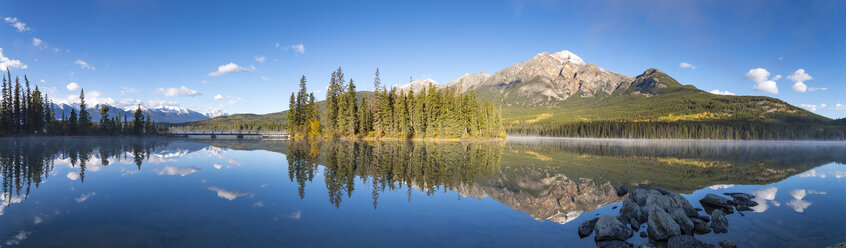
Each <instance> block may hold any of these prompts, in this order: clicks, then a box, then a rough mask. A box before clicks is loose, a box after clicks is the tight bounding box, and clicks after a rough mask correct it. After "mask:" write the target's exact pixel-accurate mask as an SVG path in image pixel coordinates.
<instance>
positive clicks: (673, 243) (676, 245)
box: [667, 235, 714, 248]
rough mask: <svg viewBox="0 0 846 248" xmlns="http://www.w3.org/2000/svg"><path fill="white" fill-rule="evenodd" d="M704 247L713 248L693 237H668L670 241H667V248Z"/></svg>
mask: <svg viewBox="0 0 846 248" xmlns="http://www.w3.org/2000/svg"><path fill="white" fill-rule="evenodd" d="M704 247H714V245H711V244H706V243H702V241H699V240H698V239H696V238H694V237H693V236H688V235H679V236H673V237H670V240H669V241H667V248H704Z"/></svg>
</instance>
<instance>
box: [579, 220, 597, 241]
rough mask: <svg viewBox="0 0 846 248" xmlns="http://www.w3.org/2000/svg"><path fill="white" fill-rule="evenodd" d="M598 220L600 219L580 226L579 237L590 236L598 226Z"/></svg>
mask: <svg viewBox="0 0 846 248" xmlns="http://www.w3.org/2000/svg"><path fill="white" fill-rule="evenodd" d="M598 220H599V218H593V219H591V220H588V221H585V222H582V224H579V237H581V238H584V237H587V236H589V235H590V234H591V233H592V232H593V227H594V226H596V221H598Z"/></svg>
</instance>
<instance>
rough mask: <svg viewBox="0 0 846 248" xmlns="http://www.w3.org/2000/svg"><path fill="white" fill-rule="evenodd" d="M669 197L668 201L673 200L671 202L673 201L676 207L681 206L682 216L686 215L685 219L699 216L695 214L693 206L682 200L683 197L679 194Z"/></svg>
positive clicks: (684, 199)
mask: <svg viewBox="0 0 846 248" xmlns="http://www.w3.org/2000/svg"><path fill="white" fill-rule="evenodd" d="M669 197H670V199H673V201H675V202H676V204H677V205H679V206H681V208H682V210H684V214H685V215H687V217H696V216H699V213H697V211H696V209H695V208H693V205H691V204H690V201H688V200H687V199H686V198H684V196H681V195H680V194H670V195H669Z"/></svg>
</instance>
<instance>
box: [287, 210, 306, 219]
mask: <svg viewBox="0 0 846 248" xmlns="http://www.w3.org/2000/svg"><path fill="white" fill-rule="evenodd" d="M302 217H303V211H300V210H297V211H294V212H293V213H291V214H289V215H288V218H291V219H295V220H299V219H300V218H302Z"/></svg>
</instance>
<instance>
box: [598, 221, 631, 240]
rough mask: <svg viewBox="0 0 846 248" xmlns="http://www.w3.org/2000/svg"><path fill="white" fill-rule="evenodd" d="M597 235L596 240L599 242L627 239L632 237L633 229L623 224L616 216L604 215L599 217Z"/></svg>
mask: <svg viewBox="0 0 846 248" xmlns="http://www.w3.org/2000/svg"><path fill="white" fill-rule="evenodd" d="M595 229H596V237H594V240H596V241H597V242H599V241H607V240H623V241H624V240H627V239H629V238H631V237H632V229H629V228H628V227H627V226H626V225H623V223H622V222H620V219H618V218H617V217H615V216H610V215H609V216H603V217H602V218H599V220H598V221H597V222H596V226H595Z"/></svg>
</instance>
